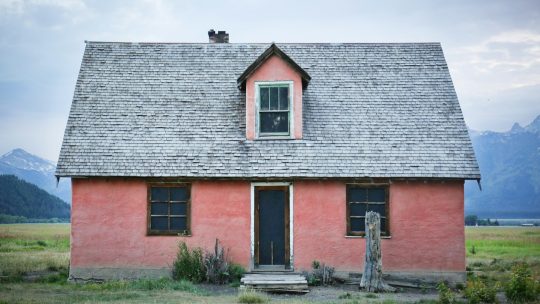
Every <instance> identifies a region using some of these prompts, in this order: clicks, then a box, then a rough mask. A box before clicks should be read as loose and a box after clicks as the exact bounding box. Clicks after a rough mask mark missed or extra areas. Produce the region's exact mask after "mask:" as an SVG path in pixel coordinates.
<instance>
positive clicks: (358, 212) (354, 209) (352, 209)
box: [349, 203, 366, 216]
mask: <svg viewBox="0 0 540 304" xmlns="http://www.w3.org/2000/svg"><path fill="white" fill-rule="evenodd" d="M349 215H355V216H364V215H366V204H356V203H354V204H352V203H349Z"/></svg>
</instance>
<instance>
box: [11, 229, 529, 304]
mask: <svg viewBox="0 0 540 304" xmlns="http://www.w3.org/2000/svg"><path fill="white" fill-rule="evenodd" d="M465 232H466V247H467V263H468V268H469V269H470V270H472V272H474V273H475V275H477V276H479V277H484V278H486V279H488V280H491V281H499V282H504V281H505V280H507V278H508V276H509V270H510V268H511V265H512V264H513V263H514V262H516V261H526V262H527V263H528V264H529V266H530V267H531V269H532V270H533V273H534V274H535V276H536V277H537V278H538V277H539V276H540V229H539V228H534V227H518V228H506V227H504V228H502V227H468V228H466V230H465ZM69 235H70V225H69V224H10V225H0V275H1V278H2V280H3V281H4V283H0V299H1V300H0V303H3V302H7V303H238V302H239V301H250V299H247V298H249V297H248V296H245V297H246V300H241V298H243V297H242V293H240V294H238V295H236V294H231V295H219V294H215V293H213V292H209V291H206V290H205V289H204V287H201V286H200V285H194V284H192V283H190V282H186V281H180V282H177V281H173V280H170V279H160V280H136V281H109V282H105V283H101V284H98V283H92V284H68V283H66V279H67V268H68V266H69ZM473 245H474V247H475V250H476V254H471V253H470V251H471V249H472V246H473ZM51 270H53V271H57V272H52V273H50V274H47V275H46V276H44V277H42V278H41V279H40V280H38V282H35V283H28V282H19V281H20V280H21V276H22V275H24V274H25V273H29V272H40V271H51ZM6 278H7V279H6ZM396 296H397V298H396V299H398V298H399V294H396ZM263 297H264V299H265V301H267V302H270V303H287V304H293V303H313V302H311V301H310V300H306V299H305V298H302V297H298V298H295V297H293V298H287V299H283V298H273V297H271V296H266V295H264V294H263ZM372 297H373V296H372V295H366V294H363V293H358V292H356V291H354V292H351V294H349V293H346V294H341V296H336V298H335V300H333V301H331V303H339V304H344V303H398V302H400V301H397V302H396V301H395V300H392V299H385V298H382V297H381V298H372ZM254 301H257V300H254ZM430 301H431V300H424V302H421V303H431V302H430Z"/></svg>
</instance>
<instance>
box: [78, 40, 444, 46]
mask: <svg viewBox="0 0 540 304" xmlns="http://www.w3.org/2000/svg"><path fill="white" fill-rule="evenodd" d="M84 42H85V43H87V44H91V43H101V44H106V43H107V44H186V45H187V44H190V45H211V46H225V45H271V44H276V45H408V44H437V45H440V44H441V42H437V41H433V42H425V41H420V42H272V41H270V42H230V43H208V42H146V41H142V42H140V41H139V42H138V41H93V40H85V41H84Z"/></svg>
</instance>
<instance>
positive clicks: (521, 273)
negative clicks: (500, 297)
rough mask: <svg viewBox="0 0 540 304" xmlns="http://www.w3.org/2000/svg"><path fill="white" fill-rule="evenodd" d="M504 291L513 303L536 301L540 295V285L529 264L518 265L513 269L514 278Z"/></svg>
mask: <svg viewBox="0 0 540 304" xmlns="http://www.w3.org/2000/svg"><path fill="white" fill-rule="evenodd" d="M504 291H505V294H506V297H507V298H508V299H509V300H510V301H511V302H513V303H522V302H528V301H534V300H536V299H537V298H538V295H539V294H540V283H539V282H538V281H536V280H534V278H533V277H532V274H531V270H530V269H529V267H528V266H527V264H525V263H518V264H516V265H514V267H512V276H511V278H510V281H509V282H508V283H507V284H506V286H505V288H504Z"/></svg>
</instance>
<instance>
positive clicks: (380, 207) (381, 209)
mask: <svg viewBox="0 0 540 304" xmlns="http://www.w3.org/2000/svg"><path fill="white" fill-rule="evenodd" d="M368 209H369V211H375V212H377V213H378V214H380V215H381V216H386V205H385V204H370V205H369V207H368Z"/></svg>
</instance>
